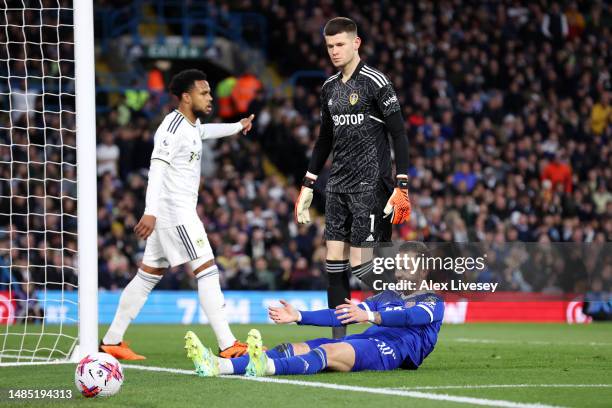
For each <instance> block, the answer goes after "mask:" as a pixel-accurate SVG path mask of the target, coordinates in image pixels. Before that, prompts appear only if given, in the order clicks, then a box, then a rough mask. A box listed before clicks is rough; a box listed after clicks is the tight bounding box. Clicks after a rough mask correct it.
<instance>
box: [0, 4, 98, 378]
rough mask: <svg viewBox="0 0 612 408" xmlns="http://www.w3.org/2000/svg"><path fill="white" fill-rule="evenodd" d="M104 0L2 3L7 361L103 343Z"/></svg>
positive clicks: (0, 147) (1, 300)
mask: <svg viewBox="0 0 612 408" xmlns="http://www.w3.org/2000/svg"><path fill="white" fill-rule="evenodd" d="M93 22H94V19H93V0H0V366H2V365H5V364H10V365H13V364H21V363H24V364H33V363H48V362H61V361H66V362H68V361H74V360H77V359H79V358H80V357H82V356H84V355H86V354H89V353H92V352H95V351H97V348H98V249H97V176H96V111H95V61H94V31H93V30H94V23H93Z"/></svg>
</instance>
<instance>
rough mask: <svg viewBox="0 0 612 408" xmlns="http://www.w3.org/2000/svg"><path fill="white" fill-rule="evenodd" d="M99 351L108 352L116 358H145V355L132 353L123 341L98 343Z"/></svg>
mask: <svg viewBox="0 0 612 408" xmlns="http://www.w3.org/2000/svg"><path fill="white" fill-rule="evenodd" d="M100 351H103V352H105V353H108V354H110V355H111V356H113V357H115V358H116V359H117V360H146V359H147V358H146V357H145V356H141V355H140V354H136V353H134V351H133V350H132V349H131V348H130V347H129V346H128V344H127V343H126V342H125V341H122V342H121V343H119V344H102V343H100Z"/></svg>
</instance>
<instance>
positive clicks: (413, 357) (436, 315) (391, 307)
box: [359, 290, 444, 368]
mask: <svg viewBox="0 0 612 408" xmlns="http://www.w3.org/2000/svg"><path fill="white" fill-rule="evenodd" d="M359 305H360V306H361V307H362V308H364V309H365V310H369V311H372V312H388V311H405V312H408V313H410V314H411V315H412V314H413V315H418V318H419V322H418V324H411V325H408V326H406V327H385V326H378V325H373V326H372V327H369V328H368V329H367V330H366V331H365V332H363V335H368V336H370V337H374V338H379V337H383V338H385V339H386V340H387V341H389V342H390V343H391V345H392V346H393V347H394V349H395V350H396V351H397V352H399V353H400V356H401V359H402V361H403V363H402V367H403V368H417V367H418V366H419V365H421V363H422V362H423V360H424V359H425V357H427V356H428V355H429V353H431V352H432V351H433V349H434V346H435V345H436V342H437V340H438V332H439V331H440V326H441V325H442V319H443V317H444V301H443V300H442V298H440V297H439V296H437V295H436V294H434V293H418V294H414V295H408V296H406V295H403V294H401V293H398V292H394V291H390V290H387V291H384V292H381V293H379V294H377V295H375V296H372V297H369V298H368V299H366V300H365V301H363V302H361V303H360V304H359ZM413 308H418V309H422V311H424V313H425V314H426V315H425V316H428V318H427V317H425V318H424V319H423V316H424V314H423V313H422V311H421V310H418V309H413ZM427 320H429V321H427Z"/></svg>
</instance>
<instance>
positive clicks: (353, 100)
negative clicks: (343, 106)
mask: <svg viewBox="0 0 612 408" xmlns="http://www.w3.org/2000/svg"><path fill="white" fill-rule="evenodd" d="M358 100H359V95H357V92H353V93H351V94H350V95H349V103H350V104H351V105H355V104H356V103H357V101H358Z"/></svg>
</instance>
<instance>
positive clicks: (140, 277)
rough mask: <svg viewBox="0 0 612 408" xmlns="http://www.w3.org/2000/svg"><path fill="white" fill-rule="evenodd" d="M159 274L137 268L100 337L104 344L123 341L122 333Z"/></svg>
mask: <svg viewBox="0 0 612 408" xmlns="http://www.w3.org/2000/svg"><path fill="white" fill-rule="evenodd" d="M161 278H162V277H161V276H160V275H153V274H150V273H147V272H145V271H143V270H142V269H138V273H137V274H136V276H134V278H132V280H131V281H130V283H128V285H127V286H126V287H125V289H123V292H122V293H121V297H120V298H119V306H118V307H117V311H116V312H115V318H114V319H113V323H112V324H111V326H110V327H109V328H108V331H107V332H106V335H105V336H104V338H103V339H102V343H104V344H118V343H121V341H123V335H124V334H125V331H126V330H127V328H128V326H129V325H130V323H131V322H132V320H133V319H134V318H136V316H138V313H139V312H140V309H142V306H143V305H144V304H145V302H146V301H147V298H148V297H149V293H151V291H152V290H153V288H154V287H155V285H157V284H158V283H159V281H160V280H161Z"/></svg>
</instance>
